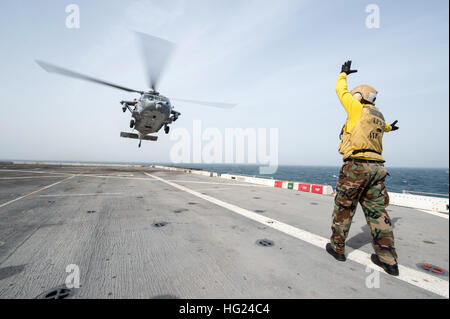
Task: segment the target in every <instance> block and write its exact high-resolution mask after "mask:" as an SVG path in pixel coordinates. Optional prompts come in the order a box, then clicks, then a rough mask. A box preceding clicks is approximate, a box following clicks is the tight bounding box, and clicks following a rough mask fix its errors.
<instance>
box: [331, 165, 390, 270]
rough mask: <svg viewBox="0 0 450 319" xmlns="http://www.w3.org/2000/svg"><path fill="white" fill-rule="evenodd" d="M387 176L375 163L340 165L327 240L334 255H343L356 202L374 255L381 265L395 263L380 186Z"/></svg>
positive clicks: (384, 196)
mask: <svg viewBox="0 0 450 319" xmlns="http://www.w3.org/2000/svg"><path fill="white" fill-rule="evenodd" d="M387 175H389V173H388V172H387V170H386V168H385V167H384V166H383V165H382V164H379V163H359V162H353V161H348V162H345V164H344V165H343V166H342V168H341V171H340V173H339V180H338V182H337V186H336V197H335V201H334V202H335V204H334V211H333V222H332V226H331V230H332V235H331V240H330V241H331V245H332V247H333V249H334V250H335V251H336V252H338V253H340V254H343V253H344V250H345V239H346V238H347V236H348V232H349V230H350V226H351V223H352V218H353V216H354V214H355V211H356V206H357V205H358V202H359V203H360V204H361V206H362V209H363V211H364V215H365V217H366V221H367V224H368V225H369V229H370V232H371V235H372V243H373V246H374V249H375V252H376V254H377V255H378V257H379V259H380V260H381V261H382V262H384V263H386V264H389V265H394V264H396V262H397V254H396V252H395V248H394V234H393V232H392V224H391V219H390V218H389V215H388V214H387V212H386V209H385V208H386V206H388V205H389V196H388V193H387V191H386V188H385V186H384V180H385V178H386V176H387Z"/></svg>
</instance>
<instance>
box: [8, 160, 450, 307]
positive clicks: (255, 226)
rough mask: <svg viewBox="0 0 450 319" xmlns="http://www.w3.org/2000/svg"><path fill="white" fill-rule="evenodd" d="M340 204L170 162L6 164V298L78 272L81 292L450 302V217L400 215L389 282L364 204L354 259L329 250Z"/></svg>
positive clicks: (395, 212)
mask: <svg viewBox="0 0 450 319" xmlns="http://www.w3.org/2000/svg"><path fill="white" fill-rule="evenodd" d="M332 210H333V196H330V195H323V194H314V193H307V192H299V191H290V190H287V189H282V188H274V187H268V186H265V185H256V184H251V183H247V182H242V181H238V180H228V179H224V178H220V177H219V176H203V175H197V174H188V173H185V172H182V171H177V170H166V169H162V168H158V167H156V168H155V167H144V166H142V167H141V166H126V165H123V166H120V165H98V166H95V165H50V164H13V163H0V298H40V297H42V296H44V297H45V296H46V295H45V293H46V292H48V291H52V289H54V288H56V287H61V286H64V285H65V283H66V281H67V278H68V277H69V278H73V276H74V275H77V276H78V277H79V287H78V288H77V287H74V288H73V289H72V290H71V295H70V298H346V299H350V298H448V297H449V285H448V273H447V272H446V270H448V267H449V221H448V214H441V213H435V214H429V213H427V212H425V211H422V210H418V209H413V208H405V207H399V206H389V207H388V212H389V214H390V217H391V219H392V222H393V226H394V235H395V244H396V248H397V253H398V255H399V264H400V276H399V277H391V276H389V275H387V274H386V273H384V272H383V271H382V270H380V268H378V267H377V266H375V265H373V264H372V263H371V262H370V254H372V253H373V248H372V246H371V237H370V233H369V229H368V226H367V224H366V222H365V219H364V216H363V212H362V210H361V208H360V207H359V208H358V211H357V212H356V215H355V218H354V222H353V224H352V227H351V230H350V234H349V237H348V241H347V250H346V255H347V261H346V262H337V261H335V260H334V259H333V258H332V257H331V256H330V255H328V254H327V253H326V251H325V244H326V242H327V241H328V238H329V236H330V232H331V213H332ZM422 264H430V265H437V266H439V267H441V268H442V270H443V272H441V273H436V272H432V271H427V270H425V269H423V268H421V265H422ZM74 269H76V271H74ZM70 276H72V277H70ZM74 282H75V281H74Z"/></svg>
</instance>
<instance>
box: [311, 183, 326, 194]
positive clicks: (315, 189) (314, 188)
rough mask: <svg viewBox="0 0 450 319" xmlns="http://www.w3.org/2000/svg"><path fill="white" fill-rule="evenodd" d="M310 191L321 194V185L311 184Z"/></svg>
mask: <svg viewBox="0 0 450 319" xmlns="http://www.w3.org/2000/svg"><path fill="white" fill-rule="evenodd" d="M311 192H312V193H316V194H323V185H312V186H311Z"/></svg>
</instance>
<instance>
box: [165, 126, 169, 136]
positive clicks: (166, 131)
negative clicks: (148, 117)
mask: <svg viewBox="0 0 450 319" xmlns="http://www.w3.org/2000/svg"><path fill="white" fill-rule="evenodd" d="M169 131H170V127H168V126H164V132H165V133H166V134H169Z"/></svg>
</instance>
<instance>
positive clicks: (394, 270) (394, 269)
mask: <svg viewBox="0 0 450 319" xmlns="http://www.w3.org/2000/svg"><path fill="white" fill-rule="evenodd" d="M370 259H371V260H372V262H373V263H374V264H375V265H377V266H380V267H381V268H383V269H384V271H385V272H387V273H388V274H389V275H391V276H398V275H399V271H398V265H397V264H395V265H389V264H386V263H384V262H382V261H381V260H380V258H378V255H376V254H372V256H370Z"/></svg>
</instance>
